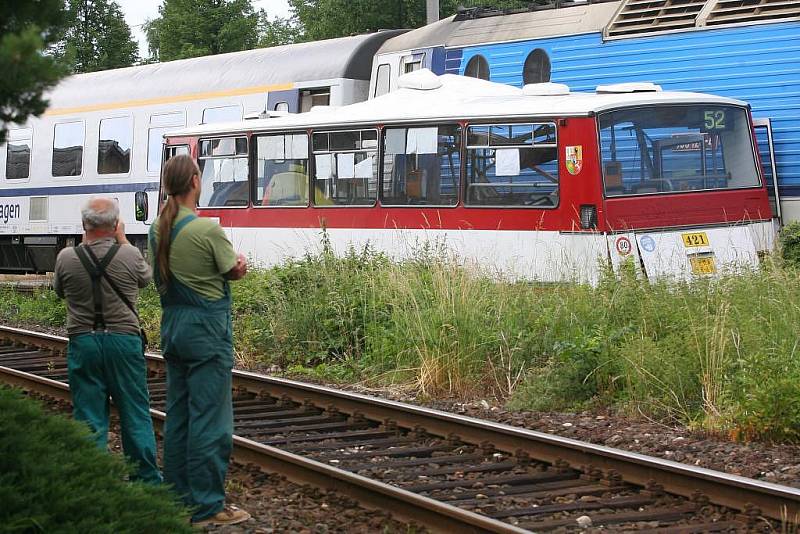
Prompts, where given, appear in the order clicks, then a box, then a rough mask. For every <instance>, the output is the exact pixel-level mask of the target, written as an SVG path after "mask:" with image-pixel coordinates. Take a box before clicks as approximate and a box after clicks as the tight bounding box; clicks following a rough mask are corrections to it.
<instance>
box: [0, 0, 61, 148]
mask: <svg viewBox="0 0 800 534" xmlns="http://www.w3.org/2000/svg"><path fill="white" fill-rule="evenodd" d="M0 6H2V7H1V8H0V72H2V73H3V76H2V77H0V143H2V142H4V141H5V138H6V133H7V127H8V124H9V123H16V124H22V123H24V122H25V121H26V120H27V119H28V117H30V116H31V115H34V116H38V115H41V114H42V113H44V110H45V109H46V108H47V100H46V99H45V98H44V97H43V93H44V92H45V91H46V90H47V89H49V88H50V87H52V86H54V85H55V84H56V82H58V80H59V79H60V78H61V77H62V76H64V75H65V74H66V72H67V71H66V69H64V68H63V67H62V66H61V65H59V63H58V62H57V61H56V59H55V58H53V57H51V56H48V55H45V54H44V50H46V49H47V47H49V46H51V45H53V44H54V43H55V42H56V41H58V39H59V38H60V37H61V33H62V31H63V30H64V26H65V22H66V16H65V10H64V4H63V2H62V0H27V1H25V2H20V1H11V2H8V1H6V2H2V3H1V4H0Z"/></svg>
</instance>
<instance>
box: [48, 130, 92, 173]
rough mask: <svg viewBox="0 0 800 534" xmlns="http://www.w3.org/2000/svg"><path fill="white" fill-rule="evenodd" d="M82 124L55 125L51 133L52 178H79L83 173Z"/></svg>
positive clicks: (84, 134) (83, 133) (83, 135)
mask: <svg viewBox="0 0 800 534" xmlns="http://www.w3.org/2000/svg"><path fill="white" fill-rule="evenodd" d="M84 128H85V127H84V124H83V122H65V123H62V124H56V125H55V130H54V131H53V162H52V163H53V165H52V167H53V176H80V175H81V173H82V172H83V142H84V138H85V136H86V130H85V129H84Z"/></svg>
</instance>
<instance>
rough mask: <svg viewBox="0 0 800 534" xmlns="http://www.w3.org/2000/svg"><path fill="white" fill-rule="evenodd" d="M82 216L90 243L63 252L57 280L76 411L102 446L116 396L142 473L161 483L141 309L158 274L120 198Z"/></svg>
mask: <svg viewBox="0 0 800 534" xmlns="http://www.w3.org/2000/svg"><path fill="white" fill-rule="evenodd" d="M81 216H82V220H83V229H84V230H85V234H84V239H83V243H82V244H81V245H80V246H79V247H75V248H65V249H64V250H62V251H61V253H60V254H59V255H58V258H57V259H56V270H55V278H54V280H53V286H54V288H55V291H56V294H58V296H59V297H61V298H65V299H66V301H67V333H68V334H69V344H68V347H67V370H68V374H69V385H70V389H71V390H72V404H73V414H74V417H75V419H76V420H78V421H85V422H86V423H87V424H88V425H89V427H90V428H91V429H92V431H93V432H94V439H95V442H96V443H97V446H98V447H99V448H101V449H105V448H106V446H107V439H108V413H109V405H108V402H109V397H110V398H112V399H113V400H114V405H115V406H116V407H117V410H118V411H119V418H120V426H121V427H122V448H123V450H124V452H125V454H126V455H127V456H129V457H130V458H131V459H133V461H134V462H136V464H137V466H138V470H137V473H136V475H135V478H138V479H140V480H144V481H146V482H150V483H160V482H161V473H160V472H159V471H158V466H157V465H156V442H155V436H154V434H153V422H152V420H151V418H150V399H149V396H148V392H147V375H146V372H147V371H146V367H145V360H144V351H143V347H142V339H141V337H140V329H139V318H138V315H137V312H136V311H135V306H136V300H137V297H138V294H139V288H141V287H144V286H146V285H147V284H148V283H149V282H150V280H151V278H152V272H151V271H150V267H149V266H148V265H147V262H145V260H144V258H143V257H142V254H141V253H140V252H139V249H137V248H136V247H134V246H132V245H131V244H130V243H128V240H127V239H126V238H125V225H124V224H123V223H122V221H121V220H120V219H119V207H118V206H117V202H116V200H114V199H110V198H102V197H95V198H92V199H91V200H89V202H88V203H87V204H86V206H85V207H84V208H83V210H82V211H81ZM103 271H104V273H103ZM115 287H116V289H115ZM118 292H119V293H118Z"/></svg>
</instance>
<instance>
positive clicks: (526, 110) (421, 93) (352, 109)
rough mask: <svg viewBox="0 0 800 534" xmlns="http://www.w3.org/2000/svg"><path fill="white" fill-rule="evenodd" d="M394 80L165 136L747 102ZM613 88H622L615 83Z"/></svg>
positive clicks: (443, 79) (450, 77)
mask: <svg viewBox="0 0 800 534" xmlns="http://www.w3.org/2000/svg"><path fill="white" fill-rule="evenodd" d="M622 85H626V84H622ZM627 85H633V87H632V88H631V87H628V88H627V89H628V90H630V89H636V86H637V85H642V86H644V85H646V84H627ZM400 86H401V88H400V89H397V90H395V91H393V92H391V93H389V94H386V95H383V96H380V97H377V98H373V99H371V100H368V101H366V102H360V103H357V104H351V105H348V106H341V107H318V108H313V109H312V110H311V111H310V112H308V113H299V114H290V115H286V116H282V117H275V118H268V119H253V120H245V121H239V122H230V123H217V124H205V125H200V126H195V127H191V128H185V129H181V130H177V131H173V132H170V133H169V134H167V137H186V136H192V137H193V136H207V135H215V134H225V133H241V132H249V131H272V130H296V129H305V128H310V127H315V128H327V127H341V126H361V125H367V126H368V125H374V124H390V123H413V122H419V123H426V122H427V123H430V122H447V121H454V120H459V119H466V120H481V119H493V118H500V117H502V119H503V120H505V119H514V118H532V119H535V118H537V117H541V118H560V117H587V116H591V115H593V114H595V113H599V112H602V111H608V110H611V109H618V108H630V107H638V106H645V105H653V104H694V103H697V104H717V105H721V104H729V105H737V106H746V105H747V103H746V102H742V101H741V100H734V99H731V98H725V97H720V96H714V95H708V94H703V93H689V92H661V91H646V92H641V91H639V92H637V91H634V92H620V93H614V92H609V93H569V94H558V93H559V91H554V93H556V94H554V95H552V96H533V95H532V94H531V93H537V92H538V93H541V92H546V91H536V90H535V89H536V88H535V87H531V86H528V89H519V88H517V87H513V86H510V85H505V84H499V83H494V82H488V81H484V80H479V79H476V78H467V77H464V76H458V75H454V74H445V75H442V76H436V75H434V74H432V73H431V72H430V71H428V70H427V69H424V70H420V71H416V72H413V73H411V74H407V75H404V76H402V77H401V78H400ZM423 87H424V88H423ZM616 88H617V89H620V90H625V88H623V87H621V86H617V87H616ZM529 89H532V90H529ZM565 89H566V88H565ZM611 89H612V90H613V89H614V87H612V88H611Z"/></svg>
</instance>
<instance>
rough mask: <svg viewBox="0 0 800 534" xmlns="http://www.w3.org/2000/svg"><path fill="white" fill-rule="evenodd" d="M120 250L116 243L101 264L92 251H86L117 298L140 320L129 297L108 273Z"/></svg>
mask: <svg viewBox="0 0 800 534" xmlns="http://www.w3.org/2000/svg"><path fill="white" fill-rule="evenodd" d="M119 249H120V245H119V243H115V244H114V245H112V247H111V249H110V250H109V251H108V253H107V254H106V255H105V256H103V260H102V261H101V262H98V261H97V256H95V255H94V253H93V252H92V250H91V249H89V248H87V249H86V251H87V252H88V253H89V255H90V256H91V257H92V260H93V261H94V263H95V265H97V270H98V271H99V272H100V276H102V277H103V278H105V280H106V282H108V285H109V286H110V287H111V289H112V290H113V291H114V293H116V294H117V297H119V300H121V301H122V303H123V304H125V306H127V307H128V309H129V310H131V311H132V312H133V314H134V315H135V316H136V318H137V319H138V318H139V312H137V311H136V307H135V306H134V305H133V304H132V303H131V301H130V300H129V299H128V297H126V296H125V293H123V292H122V290H120V288H119V286H117V284H116V282H114V280H113V279H112V278H111V276H109V274H108V272H107V271H106V267H107V266H108V264H109V263H111V260H112V259H114V256H115V255H116V254H117V251H119Z"/></svg>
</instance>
